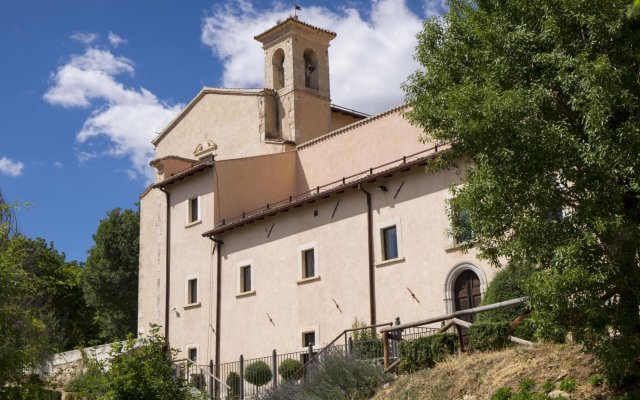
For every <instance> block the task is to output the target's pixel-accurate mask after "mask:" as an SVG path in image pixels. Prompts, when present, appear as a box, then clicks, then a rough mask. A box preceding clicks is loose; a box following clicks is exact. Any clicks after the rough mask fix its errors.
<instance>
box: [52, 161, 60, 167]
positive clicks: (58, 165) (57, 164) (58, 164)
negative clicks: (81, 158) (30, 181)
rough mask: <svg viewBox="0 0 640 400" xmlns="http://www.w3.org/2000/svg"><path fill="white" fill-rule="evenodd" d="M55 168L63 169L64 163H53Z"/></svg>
mask: <svg viewBox="0 0 640 400" xmlns="http://www.w3.org/2000/svg"><path fill="white" fill-rule="evenodd" d="M53 166H54V167H56V168H62V163H61V162H60V161H55V162H54V163H53Z"/></svg>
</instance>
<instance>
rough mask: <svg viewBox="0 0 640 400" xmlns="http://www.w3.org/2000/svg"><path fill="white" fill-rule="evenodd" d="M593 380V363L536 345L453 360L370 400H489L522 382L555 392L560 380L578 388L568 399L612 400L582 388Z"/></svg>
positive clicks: (570, 351)
mask: <svg viewBox="0 0 640 400" xmlns="http://www.w3.org/2000/svg"><path fill="white" fill-rule="evenodd" d="M595 374H598V370H597V368H596V367H595V363H594V359H593V357H592V356H590V355H588V354H585V353H584V352H582V351H581V349H580V347H579V346H576V345H550V344H538V345H535V346H533V347H514V348H511V349H508V350H504V351H500V352H491V353H476V354H473V355H461V356H459V357H455V358H453V359H451V360H449V361H447V362H444V363H441V364H438V365H437V366H436V367H435V368H433V369H431V370H424V371H420V372H418V373H415V374H411V375H404V376H400V377H399V378H398V379H397V380H396V381H395V382H393V383H392V384H391V386H390V387H389V388H387V389H384V390H381V391H380V392H379V393H378V394H377V395H376V397H374V400H413V399H416V400H417V399H420V400H423V399H424V400H428V399H433V400H443V399H463V398H464V396H469V397H468V398H472V399H475V400H482V399H490V398H491V396H492V395H493V394H494V393H495V392H496V390H498V389H499V388H501V387H503V386H510V387H511V388H513V389H514V390H517V389H518V385H519V384H520V382H522V380H524V379H532V380H533V381H535V383H536V390H540V387H541V385H542V384H543V383H545V382H547V381H549V382H551V383H553V384H554V385H555V388H558V386H559V382H560V381H561V380H562V379H564V378H566V377H570V378H573V379H575V380H576V382H577V383H578V388H577V390H576V391H575V392H573V393H571V399H610V398H612V397H613V396H612V393H611V392H610V391H609V390H608V389H607V388H606V386H604V387H593V386H591V385H590V384H589V383H587V380H588V378H589V377H590V376H593V375H595Z"/></svg>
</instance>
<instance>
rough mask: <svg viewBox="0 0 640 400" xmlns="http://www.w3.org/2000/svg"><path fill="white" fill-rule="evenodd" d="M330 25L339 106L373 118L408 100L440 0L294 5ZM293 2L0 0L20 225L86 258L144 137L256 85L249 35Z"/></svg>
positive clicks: (138, 164)
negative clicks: (416, 55) (420, 40)
mask: <svg viewBox="0 0 640 400" xmlns="http://www.w3.org/2000/svg"><path fill="white" fill-rule="evenodd" d="M297 3H298V4H299V5H300V6H301V7H302V8H303V10H302V11H301V12H299V15H300V18H301V19H302V20H304V21H307V22H310V23H312V24H315V25H318V26H320V27H324V28H328V29H331V30H333V31H335V32H336V33H337V34H338V37H337V38H336V40H334V42H333V44H332V47H331V49H330V59H331V64H330V68H331V79H332V81H331V91H332V99H333V101H334V102H335V103H336V104H339V105H342V106H346V107H350V108H356V109H359V110H362V111H366V112H369V113H376V112H380V111H383V110H384V109H386V108H389V107H392V106H394V105H397V104H399V103H400V102H401V101H402V92H401V90H400V89H399V85H400V83H401V82H403V81H404V80H405V79H406V76H407V75H408V74H409V73H410V72H411V71H413V70H415V68H417V65H416V64H415V62H414V61H413V60H412V58H411V56H412V54H413V48H414V47H415V34H416V33H417V32H418V31H419V29H420V25H421V21H422V20H423V19H424V18H426V17H429V16H433V15H437V14H438V13H441V12H443V10H444V6H443V4H442V2H441V1H440V0H435V1H429V0H426V1H425V2H422V1H404V0H378V1H376V2H370V1H346V2H345V1H322V2H311V1H306V0H305V1H302V0H300V1H298V2H297ZM290 12H291V2H289V1H286V2H249V1H244V0H234V1H228V2H215V1H204V0H191V1H176V0H173V1H171V0H156V1H153V2H151V1H115V0H65V1H57V2H53V1H46V0H39V1H35V0H6V1H3V2H2V5H0V54H2V60H3V61H2V63H1V64H0V65H1V67H0V68H1V71H2V73H1V74H0V137H1V138H2V141H1V143H2V144H1V145H0V191H1V192H2V193H3V195H4V197H5V199H8V200H12V201H21V202H29V203H30V206H29V207H27V208H24V209H21V210H20V211H18V221H19V228H20V230H21V231H22V232H23V233H25V234H27V235H28V236H32V237H36V236H40V237H44V238H45V239H46V240H48V241H53V242H54V245H55V247H56V248H57V249H58V250H61V251H64V252H65V253H66V254H67V258H68V259H75V260H80V261H84V260H85V258H86V254H87V251H88V249H89V248H90V247H91V246H92V243H93V241H92V237H91V235H92V234H93V233H94V232H95V230H96V228H97V226H98V223H99V220H100V219H102V218H104V217H105V216H106V213H107V211H108V210H110V209H113V208H115V207H121V208H134V207H136V202H137V200H138V195H139V194H140V193H141V192H142V191H143V190H144V188H145V187H146V186H147V185H148V184H149V177H150V176H151V174H150V167H148V162H149V160H150V159H151V158H152V157H153V147H152V146H151V144H150V140H151V139H152V138H153V137H154V136H155V132H158V131H160V130H161V129H162V128H163V127H164V125H165V124H166V123H167V122H168V121H169V120H170V119H171V118H172V117H173V116H175V114H176V113H177V112H178V111H179V110H180V109H181V108H182V107H183V106H184V105H185V104H186V103H188V102H189V101H190V100H191V99H192V98H193V96H194V95H195V94H196V93H197V92H198V91H199V90H200V89H201V88H202V87H203V86H214V87H261V86H262V79H263V78H262V77H263V70H262V58H261V49H260V45H259V43H257V42H255V41H254V40H253V36H254V35H255V34H257V33H260V32H261V31H263V30H264V29H266V28H268V27H270V26H272V25H274V24H275V22H276V21H277V20H278V19H281V18H284V17H286V16H287V15H288V14H289V13H290Z"/></svg>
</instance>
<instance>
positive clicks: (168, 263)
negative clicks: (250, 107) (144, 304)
mask: <svg viewBox="0 0 640 400" xmlns="http://www.w3.org/2000/svg"><path fill="white" fill-rule="evenodd" d="M159 189H160V190H161V191H162V192H164V194H165V198H166V200H167V216H166V218H167V224H166V229H167V232H166V234H165V239H166V244H165V257H166V259H165V269H166V271H165V273H166V275H165V281H166V285H165V294H164V298H165V303H164V337H165V340H166V341H167V343H169V293H170V292H169V289H170V286H169V283H170V280H171V273H170V266H171V205H170V200H171V194H170V193H169V192H168V191H167V190H165V189H164V188H159Z"/></svg>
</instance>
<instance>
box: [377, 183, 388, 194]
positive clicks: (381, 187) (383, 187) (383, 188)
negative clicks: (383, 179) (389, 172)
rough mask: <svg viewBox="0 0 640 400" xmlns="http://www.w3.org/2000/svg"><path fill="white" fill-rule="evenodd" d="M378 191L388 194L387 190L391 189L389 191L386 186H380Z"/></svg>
mask: <svg viewBox="0 0 640 400" xmlns="http://www.w3.org/2000/svg"><path fill="white" fill-rule="evenodd" d="M376 189H377V190H379V191H381V192H386V191H387V190H389V189H387V187H386V186H385V185H380V186H378V187H377V188H376Z"/></svg>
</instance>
